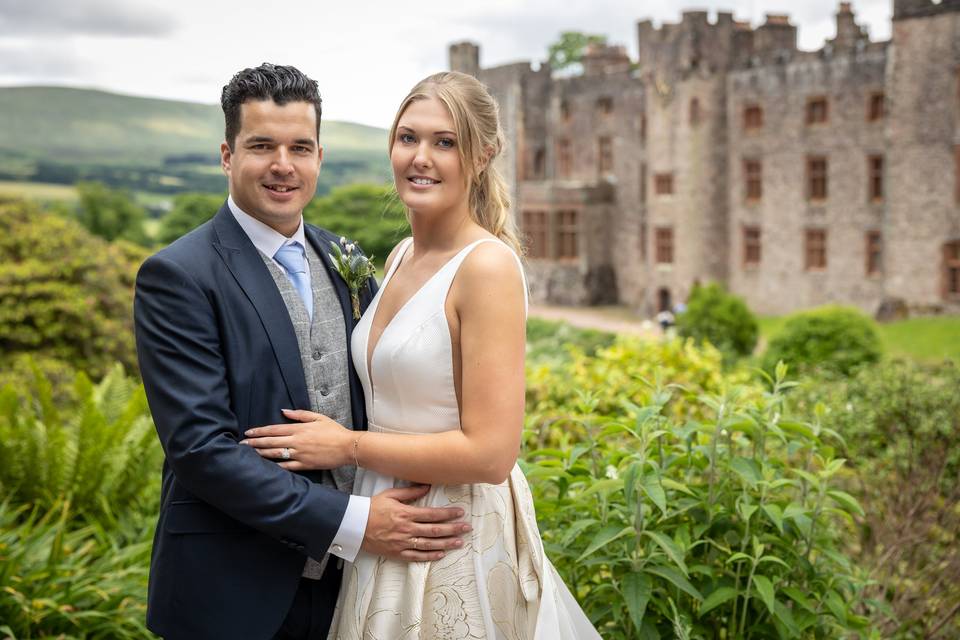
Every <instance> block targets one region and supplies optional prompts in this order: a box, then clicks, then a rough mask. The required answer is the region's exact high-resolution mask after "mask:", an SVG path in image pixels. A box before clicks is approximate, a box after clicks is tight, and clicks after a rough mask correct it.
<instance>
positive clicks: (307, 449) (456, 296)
mask: <svg viewBox="0 0 960 640" xmlns="http://www.w3.org/2000/svg"><path fill="white" fill-rule="evenodd" d="M448 302H449V304H450V306H451V307H452V308H453V311H454V312H455V313H456V315H457V317H458V319H459V324H460V362H461V363H462V364H461V376H460V380H461V386H460V398H461V401H460V407H461V420H460V421H461V430H453V431H446V432H443V433H437V434H423V435H406V434H392V433H379V432H354V431H350V430H347V429H344V428H343V427H341V426H339V425H337V423H335V422H333V421H332V420H330V419H329V418H326V417H324V416H320V415H318V414H315V413H311V412H307V411H297V412H289V413H288V414H287V415H288V417H290V418H292V419H294V420H300V421H302V422H310V426H311V428H309V429H307V428H304V427H306V425H282V426H271V427H266V428H264V427H261V428H258V429H252V430H250V431H248V432H247V435H248V437H251V438H252V439H251V440H249V441H248V442H250V443H251V444H253V445H254V446H256V447H257V448H258V450H259V451H260V452H261V453H262V454H263V455H264V456H265V457H268V458H272V459H277V458H279V457H280V455H281V448H282V447H289V448H290V449H291V450H292V451H294V458H295V459H294V460H292V461H290V462H283V463H281V464H282V465H283V466H285V467H287V468H288V469H291V470H302V469H316V468H325V469H328V468H332V467H337V466H341V465H345V464H354V461H355V456H356V461H357V462H359V464H360V466H362V467H366V468H368V469H373V470H375V471H378V472H380V473H382V474H385V475H391V476H395V477H398V478H404V479H407V480H411V481H413V482H422V483H427V484H466V483H473V482H487V483H492V484H498V483H500V482H502V481H503V480H504V479H505V478H506V477H507V475H509V473H510V470H511V469H512V468H513V465H514V463H515V462H516V460H517V455H518V454H519V452H520V436H521V432H522V429H523V411H524V354H525V348H526V347H525V338H526V331H525V329H526V327H525V325H526V314H525V310H524V291H523V280H522V278H521V276H520V271H519V267H518V265H517V262H516V259H515V258H514V257H513V256H512V255H511V254H510V253H509V252H508V250H507V249H506V248H504V247H503V246H501V245H498V244H493V243H484V244H481V245H480V246H478V247H477V248H476V249H474V250H473V251H472V252H471V254H470V255H469V256H468V257H467V259H466V260H465V261H464V263H463V265H462V266H461V267H460V271H459V272H458V273H457V276H456V279H455V280H454V283H453V285H452V287H451V290H450V295H449V300H448ZM262 436H272V437H262Z"/></svg>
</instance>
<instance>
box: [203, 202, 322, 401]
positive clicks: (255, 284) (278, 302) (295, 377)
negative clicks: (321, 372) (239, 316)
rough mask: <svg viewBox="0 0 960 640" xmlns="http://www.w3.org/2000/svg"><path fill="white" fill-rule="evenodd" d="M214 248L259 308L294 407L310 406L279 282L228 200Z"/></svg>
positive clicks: (219, 215) (215, 221)
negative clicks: (231, 208) (264, 261)
mask: <svg viewBox="0 0 960 640" xmlns="http://www.w3.org/2000/svg"><path fill="white" fill-rule="evenodd" d="M213 224H214V228H215V229H216V232H217V238H218V240H219V241H218V242H215V243H214V245H213V246H214V248H215V249H216V251H217V252H218V253H219V254H220V257H221V258H222V259H223V262H224V264H225V265H226V266H227V268H228V269H229V270H230V272H231V273H232V274H233V277H234V278H236V280H237V284H239V285H240V288H241V289H243V292H244V293H245V294H246V296H247V298H248V299H249V300H250V302H251V304H253V306H254V308H255V309H256V310H257V314H258V315H259V316H260V321H261V322H262V323H263V328H264V330H265V331H266V333H267V336H268V338H269V340H270V345H271V346H272V347H273V353H274V355H275V356H276V359H277V365H278V366H279V367H280V373H281V374H282V375H283V381H284V384H285V385H286V387H287V392H288V393H289V395H290V401H291V402H292V403H293V404H292V405H291V406H292V408H294V409H309V408H310V396H309V395H307V382H306V378H305V377H304V375H303V366H302V364H301V362H300V347H299V345H298V344H297V335H296V333H295V332H294V329H293V323H292V322H291V321H290V314H288V313H287V307H286V305H285V304H284V303H283V298H282V297H281V295H280V290H279V289H277V283H276V282H274V280H273V276H271V275H270V271H269V270H268V269H267V266H266V265H265V264H263V258H261V257H260V253H259V252H258V251H257V249H256V247H254V246H253V243H252V242H251V241H250V238H248V237H247V234H246V233H244V231H243V228H242V227H241V226H240V225H239V223H237V221H236V219H234V217H233V214H232V213H231V212H230V208H229V207H228V206H227V205H226V204H224V205H223V206H222V207H221V208H220V211H219V212H218V213H217V215H216V216H215V217H214V219H213Z"/></svg>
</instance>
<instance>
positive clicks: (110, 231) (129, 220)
mask: <svg viewBox="0 0 960 640" xmlns="http://www.w3.org/2000/svg"><path fill="white" fill-rule="evenodd" d="M77 194H78V195H79V197H80V201H79V203H78V206H77V210H76V218H77V220H78V221H79V222H80V224H82V225H83V226H84V227H85V228H86V229H87V231H89V232H90V233H92V234H93V235H95V236H100V237H101V238H103V239H104V240H107V241H113V240H118V239H121V238H122V239H124V240H129V241H130V242H136V243H138V244H146V242H147V236H146V233H145V232H144V228H143V223H144V221H146V219H147V211H146V209H144V208H143V207H141V206H140V205H138V204H137V203H136V202H134V200H133V197H132V196H131V195H130V194H129V193H128V192H127V191H124V190H122V189H111V188H109V187H108V186H107V185H105V184H103V183H102V182H79V183H77Z"/></svg>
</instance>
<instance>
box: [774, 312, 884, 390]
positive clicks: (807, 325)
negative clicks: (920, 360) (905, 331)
mask: <svg viewBox="0 0 960 640" xmlns="http://www.w3.org/2000/svg"><path fill="white" fill-rule="evenodd" d="M881 353H882V348H881V344H880V337H879V335H878V334H877V330H876V328H875V327H874V324H873V321H872V320H871V319H870V318H868V317H867V316H865V315H863V314H862V313H861V312H860V311H858V310H857V309H853V308H850V307H837V306H827V307H820V308H819V309H812V310H810V311H802V312H800V313H796V314H794V315H792V316H790V317H789V318H788V319H787V321H786V322H785V323H784V325H783V328H782V329H781V330H780V331H779V332H778V333H777V334H776V335H775V336H774V337H773V338H772V339H771V340H770V344H769V346H768V347H767V351H766V353H765V354H764V356H763V363H764V368H765V369H766V370H767V371H772V370H773V367H774V366H775V365H776V363H777V362H779V361H781V360H783V361H784V362H787V363H788V364H790V366H793V367H796V368H797V369H798V370H803V371H809V370H812V369H816V370H818V371H821V372H827V373H831V372H832V373H839V374H842V375H847V374H849V373H851V372H852V371H853V370H854V369H856V368H857V367H859V366H862V365H865V364H870V363H873V362H877V361H878V360H879V359H880V356H881Z"/></svg>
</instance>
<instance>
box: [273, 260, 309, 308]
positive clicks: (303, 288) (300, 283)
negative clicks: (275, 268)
mask: <svg viewBox="0 0 960 640" xmlns="http://www.w3.org/2000/svg"><path fill="white" fill-rule="evenodd" d="M273 259H274V260H276V261H277V262H279V263H280V264H281V265H283V269H284V271H286V272H287V277H288V278H290V282H291V283H293V287H294V288H295V289H296V290H297V293H298V294H300V299H301V300H303V306H304V307H306V308H307V315H308V316H310V318H311V319H313V293H312V292H311V291H310V286H309V284H308V283H307V259H306V256H305V255H304V251H303V245H301V244H300V243H299V242H292V243H290V244H285V245H283V246H282V247H280V248H279V249H277V252H276V253H275V254H274V256H273Z"/></svg>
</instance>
